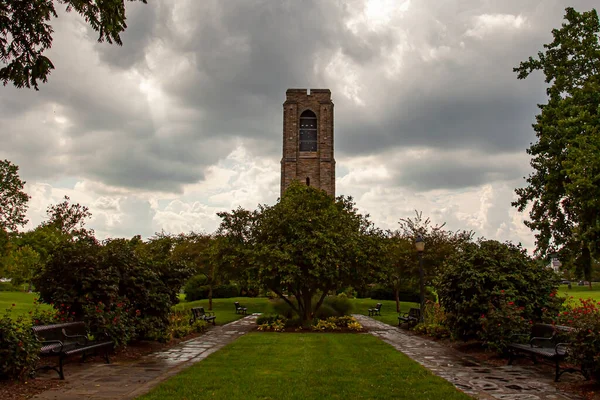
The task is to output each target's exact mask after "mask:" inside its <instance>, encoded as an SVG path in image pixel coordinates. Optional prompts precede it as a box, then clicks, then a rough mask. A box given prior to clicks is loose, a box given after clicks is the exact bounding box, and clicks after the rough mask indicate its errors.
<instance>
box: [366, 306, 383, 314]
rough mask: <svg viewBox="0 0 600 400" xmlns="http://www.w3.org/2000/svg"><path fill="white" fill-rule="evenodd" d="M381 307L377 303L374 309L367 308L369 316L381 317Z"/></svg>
mask: <svg viewBox="0 0 600 400" xmlns="http://www.w3.org/2000/svg"><path fill="white" fill-rule="evenodd" d="M381 306H382V304H381V303H377V304H375V307H374V308H369V316H372V315H381Z"/></svg>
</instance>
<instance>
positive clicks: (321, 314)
mask: <svg viewBox="0 0 600 400" xmlns="http://www.w3.org/2000/svg"><path fill="white" fill-rule="evenodd" d="M337 316H339V313H338V312H337V311H336V310H334V309H333V307H331V306H329V305H328V304H323V305H321V307H319V309H318V310H317V312H315V318H319V319H327V318H330V317H337Z"/></svg>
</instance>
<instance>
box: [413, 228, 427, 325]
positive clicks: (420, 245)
mask: <svg viewBox="0 0 600 400" xmlns="http://www.w3.org/2000/svg"><path fill="white" fill-rule="evenodd" d="M415 249H416V250H417V253H418V254H419V289H420V292H421V307H420V310H421V316H420V317H419V318H420V322H423V311H424V309H425V282H424V278H423V251H424V250H425V242H424V241H423V237H422V236H421V235H419V236H417V238H416V239H415Z"/></svg>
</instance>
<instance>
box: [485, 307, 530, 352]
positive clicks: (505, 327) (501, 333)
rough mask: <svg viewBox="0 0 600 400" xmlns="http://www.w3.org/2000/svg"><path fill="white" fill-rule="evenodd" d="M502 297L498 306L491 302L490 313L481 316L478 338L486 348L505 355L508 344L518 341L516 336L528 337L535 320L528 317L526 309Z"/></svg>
mask: <svg viewBox="0 0 600 400" xmlns="http://www.w3.org/2000/svg"><path fill="white" fill-rule="evenodd" d="M501 297H502V300H501V301H500V303H499V304H498V305H495V304H494V303H491V302H490V303H489V308H488V311H487V312H486V313H483V314H481V316H480V318H479V321H480V323H481V329H480V330H479V332H478V337H479V339H481V340H482V342H483V344H484V345H485V346H486V347H488V348H490V349H492V350H495V351H498V352H499V353H503V354H505V353H506V351H507V345H508V343H511V342H515V341H517V340H518V339H517V337H518V336H515V335H526V334H527V333H528V332H529V330H530V325H531V324H533V320H531V319H530V318H529V316H527V315H526V311H525V307H523V306H519V305H517V304H515V302H514V301H512V300H507V299H506V298H505V297H504V296H503V295H502V296H501Z"/></svg>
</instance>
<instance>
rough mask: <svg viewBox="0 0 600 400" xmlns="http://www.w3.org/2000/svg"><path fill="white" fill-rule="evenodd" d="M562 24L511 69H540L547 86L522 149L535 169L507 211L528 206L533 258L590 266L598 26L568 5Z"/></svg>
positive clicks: (598, 120) (598, 123)
mask: <svg viewBox="0 0 600 400" xmlns="http://www.w3.org/2000/svg"><path fill="white" fill-rule="evenodd" d="M565 19H566V22H565V23H563V25H562V27H561V28H559V29H554V30H553V31H552V34H553V36H554V40H553V41H552V43H550V44H546V45H544V51H543V52H541V51H540V52H539V53H538V55H537V57H535V58H534V57H530V58H529V59H528V60H527V61H524V62H522V63H521V64H520V66H519V67H517V68H515V69H514V71H515V72H517V73H518V78H519V79H525V78H527V77H528V76H529V75H530V74H532V73H533V72H535V71H541V72H542V73H543V74H544V75H545V80H546V83H548V84H549V87H548V88H547V91H546V93H547V95H548V102H547V104H541V105H539V108H540V110H541V112H540V114H538V115H537V116H536V123H535V124H534V125H533V128H534V131H535V133H536V136H537V141H536V142H535V143H532V144H531V146H530V147H529V149H528V150H527V153H528V154H530V155H531V156H532V159H531V166H532V167H533V169H534V172H533V173H532V174H530V175H529V177H528V178H527V186H526V187H523V188H519V189H517V190H516V193H517V195H518V199H517V200H516V201H515V202H513V206H515V207H517V208H518V210H519V211H521V212H522V211H525V210H526V209H528V207H529V206H530V207H531V208H530V211H529V220H528V221H526V222H525V224H526V225H527V226H528V227H529V228H531V229H532V230H534V231H536V252H537V253H538V254H539V255H541V256H545V255H547V254H548V253H550V252H554V251H559V252H560V255H561V258H563V259H579V262H582V263H586V264H587V266H588V267H589V263H590V260H591V256H590V255H594V254H595V255H598V253H599V250H600V249H599V245H600V214H599V213H598V210H599V209H600V158H599V157H598V154H600V39H599V34H600V23H599V20H598V13H597V12H596V10H591V11H588V12H582V13H580V12H577V11H576V10H574V9H573V8H567V9H566V14H565ZM586 260H587V261H586ZM586 268H587V267H586ZM584 269H585V268H584ZM588 269H589V268H588Z"/></svg>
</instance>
